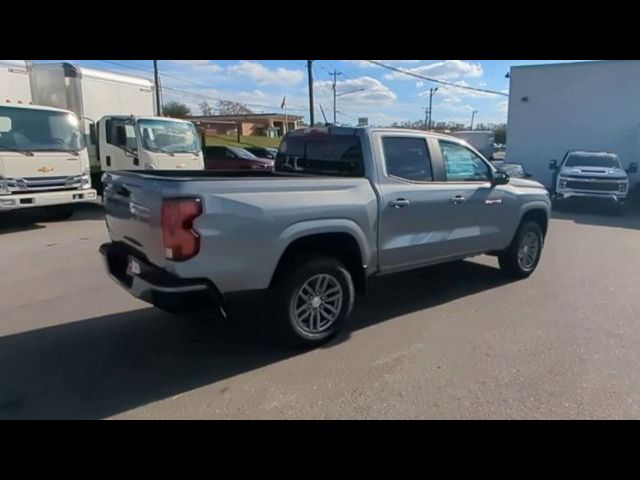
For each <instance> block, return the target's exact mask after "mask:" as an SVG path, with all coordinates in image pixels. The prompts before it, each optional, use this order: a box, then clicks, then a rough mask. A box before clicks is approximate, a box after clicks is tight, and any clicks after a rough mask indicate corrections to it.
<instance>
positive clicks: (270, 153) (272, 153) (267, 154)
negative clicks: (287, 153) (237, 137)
mask: <svg viewBox="0 0 640 480" xmlns="http://www.w3.org/2000/svg"><path fill="white" fill-rule="evenodd" d="M245 150H246V151H247V152H250V153H253V154H254V155H255V156H256V157H260V158H270V159H271V160H275V159H276V155H278V149H277V148H264V147H245Z"/></svg>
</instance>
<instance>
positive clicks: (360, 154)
mask: <svg viewBox="0 0 640 480" xmlns="http://www.w3.org/2000/svg"><path fill="white" fill-rule="evenodd" d="M103 181H104V185H105V190H104V206H105V216H106V223H107V227H108V230H109V235H110V237H111V242H109V243H107V244H104V245H102V246H101V247H100V250H101V253H102V255H103V257H104V259H105V264H106V268H107V270H108V273H109V275H110V276H111V277H112V278H113V279H114V280H115V281H116V282H117V283H118V284H120V285H121V286H122V287H123V288H125V289H126V290H127V291H129V292H130V293H131V294H132V295H134V296H136V297H138V298H141V299H143V300H145V301H147V302H149V303H152V304H153V305H156V306H157V307H159V308H161V309H164V310H168V311H181V310H183V309H186V308H191V307H194V306H196V305H198V306H201V305H202V304H203V303H204V304H214V305H217V306H219V307H220V308H221V309H222V311H223V313H225V312H228V311H231V312H232V311H233V305H234V303H235V302H241V301H244V299H245V298H247V296H251V297H253V296H254V294H255V295H256V296H257V297H260V298H262V299H264V300H265V303H264V305H265V309H264V311H266V312H267V313H268V314H267V315H265V322H268V326H269V331H270V332H273V333H274V334H275V336H276V338H278V339H281V340H286V341H287V342H289V343H291V342H294V343H297V344H302V345H307V346H313V345H317V344H320V343H322V342H325V341H327V340H328V339H329V338H331V337H332V336H334V335H335V334H337V333H338V332H339V331H340V329H341V328H342V327H343V325H344V323H345V321H346V320H347V318H348V317H349V315H350V313H351V311H352V309H353V306H354V300H355V294H356V293H359V294H362V293H364V292H365V286H366V283H367V280H368V279H370V278H371V277H373V276H376V275H385V274H389V273H393V272H399V271H403V270H408V269H414V268H419V267H424V266H427V265H432V264H437V263H443V262H449V261H453V260H458V259H462V258H466V257H471V256H475V255H479V254H485V253H489V254H493V255H497V256H498V259H499V263H500V267H501V269H502V270H503V271H504V272H505V273H506V274H508V275H509V276H511V277H515V278H524V277H527V276H529V275H530V274H531V273H532V272H533V271H534V270H535V268H536V266H537V264H538V261H539V260H540V255H541V252H542V247H543V242H544V237H545V235H546V233H547V225H548V219H549V212H550V199H549V196H548V192H547V191H546V189H545V188H544V187H543V186H542V185H541V184H539V183H537V182H534V181H531V180H525V179H510V178H509V176H508V175H507V174H505V173H504V172H499V171H497V170H496V169H495V168H494V167H493V166H492V165H491V164H490V163H489V162H488V161H487V160H486V159H485V158H483V157H482V155H480V154H479V153H478V152H477V151H476V150H474V149H473V148H472V147H470V146H469V145H468V144H467V143H466V142H464V141H463V140H460V139H456V138H453V137H449V136H444V135H437V134H433V133H426V132H423V131H411V130H402V129H390V128H345V127H326V128H319V129H318V128H316V129H307V130H296V131H294V132H291V133H289V134H287V135H286V136H285V138H284V139H283V141H282V144H281V146H280V149H279V152H278V155H277V157H276V162H275V170H274V171H273V172H252V171H251V172H249V171H245V172H224V171H216V172H206V171H205V172H187V171H182V172H177V171H170V172H169V171H145V172H142V171H137V172H132V171H123V172H109V173H106V174H105V175H104V178H103ZM229 308H231V310H229Z"/></svg>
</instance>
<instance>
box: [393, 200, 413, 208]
mask: <svg viewBox="0 0 640 480" xmlns="http://www.w3.org/2000/svg"><path fill="white" fill-rule="evenodd" d="M409 205H411V202H410V201H409V200H407V199H406V198H398V199H396V200H391V201H390V202H389V206H391V207H395V208H403V207H408V206H409Z"/></svg>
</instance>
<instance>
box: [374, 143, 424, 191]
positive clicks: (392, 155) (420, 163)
mask: <svg viewBox="0 0 640 480" xmlns="http://www.w3.org/2000/svg"><path fill="white" fill-rule="evenodd" d="M382 148H383V151H384V162H385V165H386V167H387V174H388V175H391V176H393V177H398V178H402V179H404V180H409V181H412V182H430V181H432V180H433V173H432V172H431V158H429V149H428V147H427V142H426V140H425V139H424V138H412V137H383V139H382Z"/></svg>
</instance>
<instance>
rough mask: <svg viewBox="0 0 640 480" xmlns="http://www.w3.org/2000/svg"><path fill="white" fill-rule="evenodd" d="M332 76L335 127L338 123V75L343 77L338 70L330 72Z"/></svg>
mask: <svg viewBox="0 0 640 480" xmlns="http://www.w3.org/2000/svg"><path fill="white" fill-rule="evenodd" d="M329 73H330V74H331V75H333V84H332V88H333V123H334V125H335V124H336V123H337V120H336V83H337V78H338V75H342V73H341V72H339V71H337V70H335V69H334V70H333V72H329Z"/></svg>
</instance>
